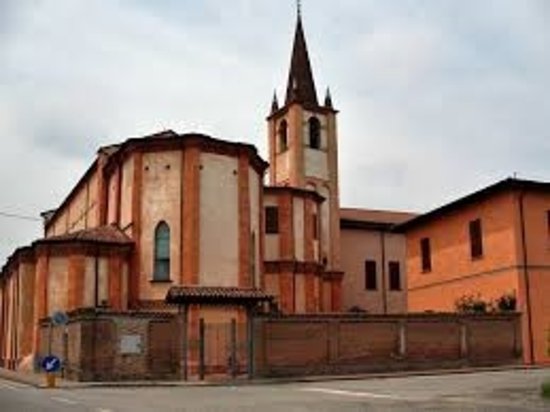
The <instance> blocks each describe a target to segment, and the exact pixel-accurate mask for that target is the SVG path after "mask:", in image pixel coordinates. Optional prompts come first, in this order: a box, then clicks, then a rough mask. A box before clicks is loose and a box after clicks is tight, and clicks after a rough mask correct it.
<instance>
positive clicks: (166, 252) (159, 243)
mask: <svg viewBox="0 0 550 412" xmlns="http://www.w3.org/2000/svg"><path fill="white" fill-rule="evenodd" d="M153 280H154V281H157V282H164V281H168V280H170V227H169V226H168V225H167V224H166V222H160V223H159V224H158V225H157V228H156V229H155V268H154V272H153Z"/></svg>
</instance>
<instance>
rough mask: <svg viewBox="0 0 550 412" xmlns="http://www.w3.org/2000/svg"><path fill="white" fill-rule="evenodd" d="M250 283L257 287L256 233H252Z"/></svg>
mask: <svg viewBox="0 0 550 412" xmlns="http://www.w3.org/2000/svg"><path fill="white" fill-rule="evenodd" d="M250 285H252V287H256V233H254V232H252V233H250Z"/></svg>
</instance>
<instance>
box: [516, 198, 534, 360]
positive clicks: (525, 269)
mask: <svg viewBox="0 0 550 412" xmlns="http://www.w3.org/2000/svg"><path fill="white" fill-rule="evenodd" d="M524 196H525V192H524V191H523V190H522V191H521V192H520V193H519V197H518V203H519V217H520V228H521V249H522V267H523V277H524V280H525V305H526V309H527V331H528V334H529V353H530V356H529V358H530V359H529V361H530V363H531V364H534V363H535V353H534V343H533V320H532V315H531V285H530V280H529V269H528V263H529V261H528V258H527V236H526V228H525V211H524V205H523V198H524Z"/></svg>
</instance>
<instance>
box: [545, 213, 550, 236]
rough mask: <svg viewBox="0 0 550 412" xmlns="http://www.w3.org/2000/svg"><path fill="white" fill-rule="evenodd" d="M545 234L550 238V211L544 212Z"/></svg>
mask: <svg viewBox="0 0 550 412" xmlns="http://www.w3.org/2000/svg"><path fill="white" fill-rule="evenodd" d="M546 232H547V233H548V237H550V210H548V211H546Z"/></svg>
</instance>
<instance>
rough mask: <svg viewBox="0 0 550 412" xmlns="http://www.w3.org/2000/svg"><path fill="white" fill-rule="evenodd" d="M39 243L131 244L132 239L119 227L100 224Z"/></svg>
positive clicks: (45, 239)
mask: <svg viewBox="0 0 550 412" xmlns="http://www.w3.org/2000/svg"><path fill="white" fill-rule="evenodd" d="M38 242H39V243H65V242H90V243H108V244H117V245H131V244H133V241H132V239H130V238H129V237H128V236H127V235H126V234H125V233H124V232H123V231H122V230H120V229H119V228H118V227H116V226H113V225H109V226H100V227H96V228H93V229H85V230H79V231H77V232H72V233H67V234H64V235H59V236H52V237H47V238H44V239H41V240H39V241H38Z"/></svg>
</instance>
